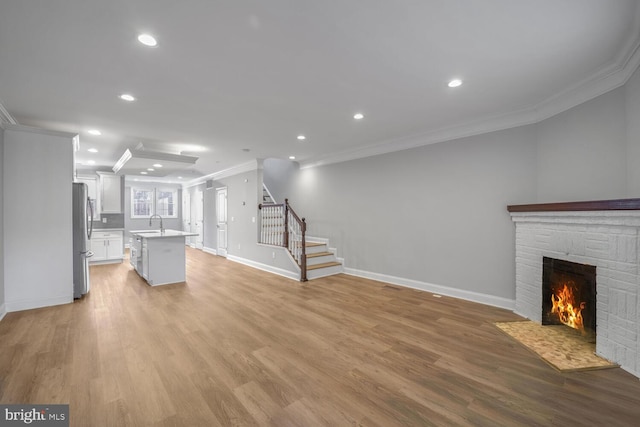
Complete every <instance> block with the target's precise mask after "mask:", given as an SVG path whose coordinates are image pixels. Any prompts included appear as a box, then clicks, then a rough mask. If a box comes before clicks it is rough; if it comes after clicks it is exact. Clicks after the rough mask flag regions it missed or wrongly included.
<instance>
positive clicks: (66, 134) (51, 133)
mask: <svg viewBox="0 0 640 427" xmlns="http://www.w3.org/2000/svg"><path fill="white" fill-rule="evenodd" d="M3 128H4V129H5V130H13V131H17V132H29V133H37V134H40V135H49V136H59V137H62V138H72V139H74V138H76V137H77V136H78V134H77V133H73V132H63V131H59V130H50V129H40V128H36V127H32V126H22V125H17V124H5V125H4V126H3Z"/></svg>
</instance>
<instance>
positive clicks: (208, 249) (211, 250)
mask: <svg viewBox="0 0 640 427" xmlns="http://www.w3.org/2000/svg"><path fill="white" fill-rule="evenodd" d="M202 251H203V252H206V253H208V254H211V255H218V251H217V250H215V249H212V248H208V247H206V246H205V247H203V248H202Z"/></svg>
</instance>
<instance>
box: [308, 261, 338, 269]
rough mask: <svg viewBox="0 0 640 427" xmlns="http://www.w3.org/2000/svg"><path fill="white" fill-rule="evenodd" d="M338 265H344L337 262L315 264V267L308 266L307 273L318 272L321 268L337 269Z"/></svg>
mask: <svg viewBox="0 0 640 427" xmlns="http://www.w3.org/2000/svg"><path fill="white" fill-rule="evenodd" d="M336 265H342V264H340V263H339V262H337V261H333V262H325V263H322V264H315V265H307V271H309V270H317V269H319V268H327V267H335V266H336Z"/></svg>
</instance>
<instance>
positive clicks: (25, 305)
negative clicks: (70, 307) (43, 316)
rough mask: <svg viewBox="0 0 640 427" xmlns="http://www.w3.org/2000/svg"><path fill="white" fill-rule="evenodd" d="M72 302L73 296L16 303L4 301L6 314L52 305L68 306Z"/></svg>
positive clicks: (33, 299) (25, 300)
mask: <svg viewBox="0 0 640 427" xmlns="http://www.w3.org/2000/svg"><path fill="white" fill-rule="evenodd" d="M72 302H73V295H69V296H60V297H54V298H29V299H22V300H17V301H5V306H6V310H7V312H9V313H10V312H13V311H22V310H31V309H33V308H42V307H50V306H52V305H62V304H70V303H72Z"/></svg>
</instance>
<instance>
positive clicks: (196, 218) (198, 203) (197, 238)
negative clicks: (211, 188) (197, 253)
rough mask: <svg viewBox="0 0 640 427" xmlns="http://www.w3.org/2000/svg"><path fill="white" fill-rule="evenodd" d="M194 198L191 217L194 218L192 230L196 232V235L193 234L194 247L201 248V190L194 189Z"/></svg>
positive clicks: (202, 197)
mask: <svg viewBox="0 0 640 427" xmlns="http://www.w3.org/2000/svg"><path fill="white" fill-rule="evenodd" d="M193 197H194V199H195V206H194V210H195V212H193V214H194V215H193V219H194V227H193V232H194V233H198V235H197V236H194V240H195V244H196V248H198V249H202V248H204V233H203V231H204V226H203V224H204V193H203V192H202V190H196V192H195V194H194V195H193Z"/></svg>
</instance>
